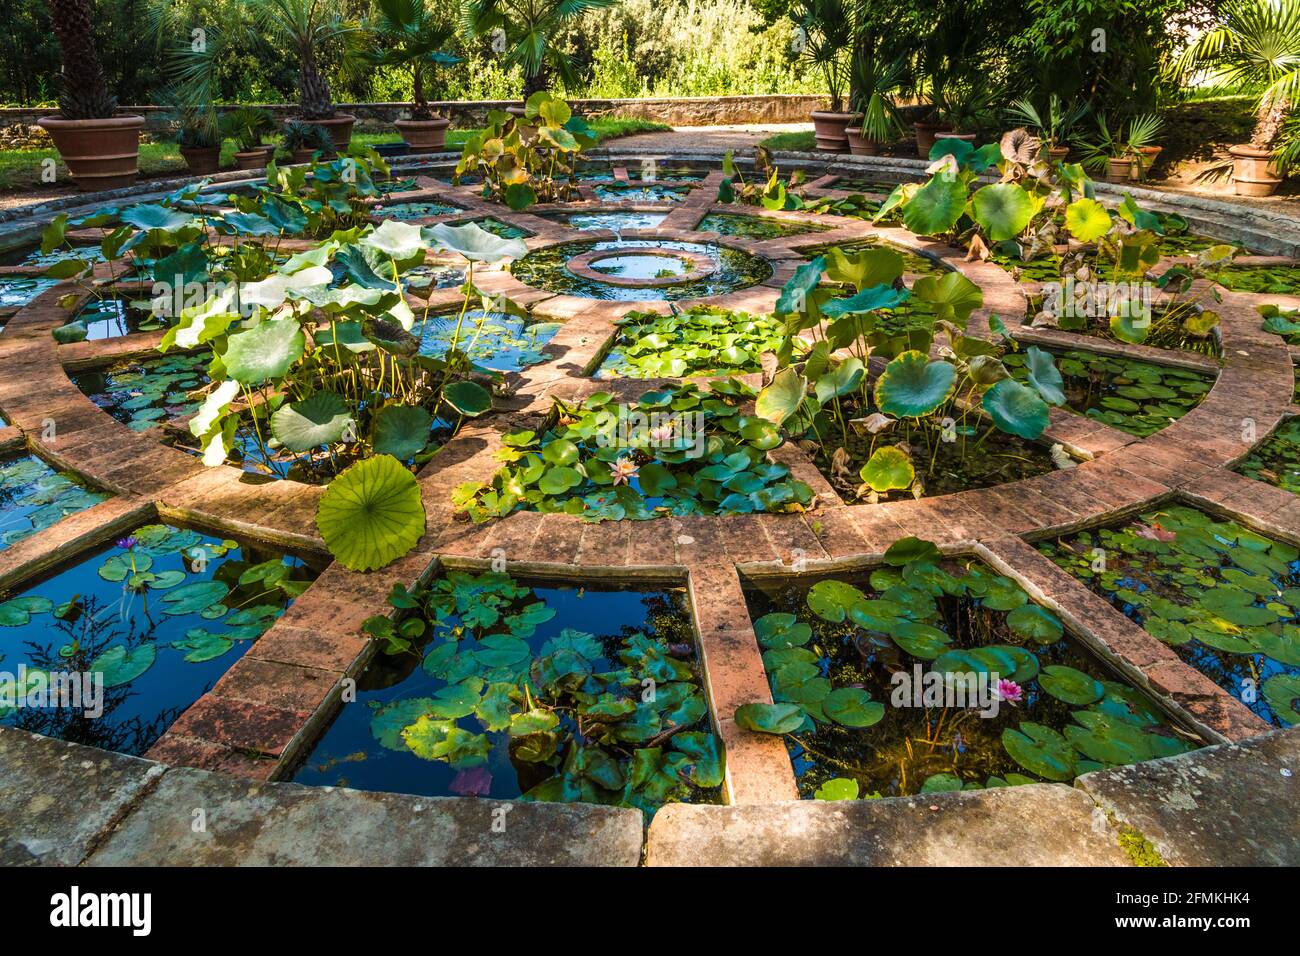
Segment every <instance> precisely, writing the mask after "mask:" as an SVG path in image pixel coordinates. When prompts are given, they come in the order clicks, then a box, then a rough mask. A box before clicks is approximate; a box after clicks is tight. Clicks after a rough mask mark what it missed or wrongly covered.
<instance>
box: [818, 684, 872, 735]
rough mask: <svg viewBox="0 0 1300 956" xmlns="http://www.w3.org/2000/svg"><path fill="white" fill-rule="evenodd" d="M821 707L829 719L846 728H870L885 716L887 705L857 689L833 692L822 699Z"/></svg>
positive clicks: (843, 689)
mask: <svg viewBox="0 0 1300 956" xmlns="http://www.w3.org/2000/svg"><path fill="white" fill-rule="evenodd" d="M821 705H822V712H823V713H824V714H825V715H826V716H827V717H829V718H830V719H831V720H833V721H835V723H837V724H841V725H842V726H844V727H870V726H871V725H872V724H876V723H879V722H880V720H881V719H882V718H883V717H884V716H885V705H884V704H882V703H880V702H879V701H875V700H872V699H871V695H870V694H868V693H867V692H866V691H865V690H860V689H858V688H856V687H839V688H836V689H835V690H832V691H831V692H830V693H829V694H827V695H826V696H825V697H824V698H822V701H821Z"/></svg>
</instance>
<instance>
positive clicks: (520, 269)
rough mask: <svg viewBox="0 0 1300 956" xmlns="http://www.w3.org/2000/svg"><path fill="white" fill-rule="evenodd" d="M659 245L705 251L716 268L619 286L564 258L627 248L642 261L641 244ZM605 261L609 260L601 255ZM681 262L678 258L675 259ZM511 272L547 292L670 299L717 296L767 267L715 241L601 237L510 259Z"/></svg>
mask: <svg viewBox="0 0 1300 956" xmlns="http://www.w3.org/2000/svg"><path fill="white" fill-rule="evenodd" d="M650 248H653V249H664V250H677V251H681V252H693V253H697V254H699V255H704V256H707V257H708V258H709V259H710V260H711V261H712V262H713V264H714V266H715V270H714V271H713V272H712V273H711V274H709V275H707V276H703V277H701V278H700V279H698V280H695V281H691V282H680V283H675V284H673V285H667V286H657V287H656V286H645V287H638V286H622V285H615V284H613V283H605V282H600V281H598V280H595V279H588V278H585V277H581V276H577V275H574V274H573V273H572V272H570V271H569V270H568V268H567V266H566V263H567V262H568V261H569V260H570V259H572V258H573V257H574V256H578V255H581V254H582V253H585V252H591V251H593V250H597V251H602V252H603V251H607V250H609V251H616V252H627V253H628V254H629V257H635V258H636V259H637V260H642V259H644V258H646V257H644V256H639V255H637V250H640V249H650ZM602 261H603V262H605V263H608V261H609V260H602ZM678 261H680V260H678ZM510 271H511V272H513V273H514V275H515V278H517V279H519V280H520V281H521V282H524V283H526V284H528V285H531V286H534V287H536V288H540V289H546V290H547V291H548V292H557V293H561V294H567V295H576V296H582V297H584V298H588V299H611V300H617V301H623V302H628V301H636V300H658V301H675V300H678V299H689V298H696V297H699V296H706V295H721V294H722V293H724V292H733V291H735V290H736V289H745V288H748V287H750V286H752V285H757V284H758V283H760V282H762V281H763V280H764V279H766V278H768V276H770V275H771V274H772V267H771V265H769V264H768V262H767V261H766V260H765V259H761V258H759V257H758V256H752V255H750V254H749V253H746V252H741V251H739V250H737V249H728V248H725V247H723V246H719V245H716V244H714V243H701V242H668V241H664V240H652V239H624V240H621V241H619V240H606V241H600V242H594V241H585V242H584V241H578V242H566V243H561V244H560V245H558V246H550V247H548V248H546V249H539V250H537V251H536V252H530V253H529V254H528V255H526V256H524V257H523V258H522V259H517V260H515V261H514V262H513V263H512V264H511V266H510Z"/></svg>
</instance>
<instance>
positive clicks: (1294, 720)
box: [1262, 674, 1300, 724]
mask: <svg viewBox="0 0 1300 956" xmlns="http://www.w3.org/2000/svg"><path fill="white" fill-rule="evenodd" d="M1262 690H1263V693H1264V699H1265V700H1266V701H1268V703H1269V706H1271V707H1272V708H1273V713H1274V714H1276V715H1277V717H1278V719H1279V720H1282V721H1284V722H1285V723H1288V724H1300V709H1297V706H1296V705H1297V703H1300V676H1297V675H1295V674H1275V675H1274V676H1272V677H1270V678H1269V679H1268V680H1266V681H1264V686H1263V688H1262Z"/></svg>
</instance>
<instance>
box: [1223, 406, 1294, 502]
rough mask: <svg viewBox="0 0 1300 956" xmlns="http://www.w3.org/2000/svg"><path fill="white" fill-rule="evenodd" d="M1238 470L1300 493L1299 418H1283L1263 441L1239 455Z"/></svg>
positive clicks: (1251, 476) (1258, 479) (1248, 475)
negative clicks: (1240, 459)
mask: <svg viewBox="0 0 1300 956" xmlns="http://www.w3.org/2000/svg"><path fill="white" fill-rule="evenodd" d="M1237 471H1239V472H1241V473H1242V474H1243V475H1246V476H1247V477H1249V478H1254V479H1255V480H1256V481H1267V482H1268V483H1269V484H1270V485H1275V486H1277V487H1278V488H1282V489H1283V490H1285V491H1289V492H1291V493H1292V494H1294V495H1300V418H1287V419H1283V421H1282V424H1280V425H1279V426H1278V427H1277V430H1276V431H1274V432H1273V434H1271V435H1269V436H1268V438H1267V440H1265V442H1264V443H1263V444H1262V445H1260V446H1259V447H1257V448H1256V449H1255V450H1254V451H1252V452H1251V453H1250V454H1249V455H1247V456H1246V457H1245V458H1244V459H1242V461H1241V463H1240V464H1239V465H1237Z"/></svg>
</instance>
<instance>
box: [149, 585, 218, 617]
mask: <svg viewBox="0 0 1300 956" xmlns="http://www.w3.org/2000/svg"><path fill="white" fill-rule="evenodd" d="M229 593H230V588H229V587H228V586H227V585H225V584H223V583H221V582H220V581H195V582H193V583H192V584H186V585H183V586H182V587H178V588H175V589H173V590H169V591H168V592H167V593H166V594H164V595H163V599H162V601H163V613H164V614H196V613H198V612H199V611H202V610H203V609H204V608H206V607H209V606H211V605H213V604H217V603H220V601H221V600H222V599H223V598H224V597H225V596H226V595H227V594H229Z"/></svg>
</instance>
